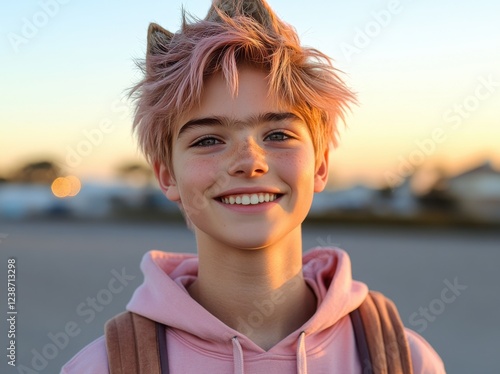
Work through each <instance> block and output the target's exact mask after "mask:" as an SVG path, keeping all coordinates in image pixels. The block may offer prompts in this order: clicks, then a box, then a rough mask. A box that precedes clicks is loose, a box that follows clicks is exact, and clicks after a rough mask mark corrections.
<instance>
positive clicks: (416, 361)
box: [405, 328, 446, 374]
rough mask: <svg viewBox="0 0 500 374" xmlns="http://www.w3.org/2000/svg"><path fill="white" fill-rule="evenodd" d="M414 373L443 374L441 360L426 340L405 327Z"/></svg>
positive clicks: (444, 371) (443, 369)
mask: <svg viewBox="0 0 500 374" xmlns="http://www.w3.org/2000/svg"><path fill="white" fill-rule="evenodd" d="M405 332H406V337H407V339H408V345H409V346H410V351H411V360H412V364H413V373H414V374H445V373H446V370H445V368H444V364H443V361H442V360H441V357H439V355H438V354H437V353H436V351H435V350H434V349H433V348H432V347H431V345H430V344H429V343H427V341H426V340H425V339H424V338H422V337H421V336H420V335H419V334H417V333H416V332H415V331H413V330H410V329H407V328H405Z"/></svg>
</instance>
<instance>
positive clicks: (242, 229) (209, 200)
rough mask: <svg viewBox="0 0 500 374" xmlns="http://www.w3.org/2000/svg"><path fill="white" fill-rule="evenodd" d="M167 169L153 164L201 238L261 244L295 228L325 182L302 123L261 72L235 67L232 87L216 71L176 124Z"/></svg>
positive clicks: (274, 241)
mask: <svg viewBox="0 0 500 374" xmlns="http://www.w3.org/2000/svg"><path fill="white" fill-rule="evenodd" d="M172 165H173V166H172V170H171V171H169V170H168V168H167V167H165V166H163V165H156V166H155V172H156V175H157V177H158V180H159V182H160V186H161V188H162V189H163V191H164V192H165V194H166V196H167V197H168V198H169V199H170V200H172V201H175V202H178V203H180V204H182V207H183V209H184V212H185V214H186V216H187V219H188V220H190V221H191V224H192V226H193V229H194V231H195V234H196V236H197V239H198V243H199V245H200V241H199V240H200V239H203V240H204V241H207V240H208V241H212V242H213V243H219V244H220V245H226V246H229V247H235V248H242V249H258V248H263V247H267V246H271V245H274V244H279V242H280V240H285V239H286V238H287V237H289V236H290V235H296V234H297V233H300V226H301V223H302V221H303V220H304V218H305V217H306V215H307V213H308V211H309V209H310V206H311V202H312V198H313V195H314V192H319V191H321V190H323V188H324V186H325V183H326V178H327V170H328V167H327V154H326V153H325V155H324V157H323V158H322V161H321V162H320V163H319V165H316V164H315V153H314V147H313V143H312V139H311V135H310V132H309V129H308V127H307V125H306V124H305V123H304V121H303V120H302V119H301V118H300V117H299V116H298V115H297V113H296V112H295V111H294V110H293V108H288V107H283V106H280V105H278V102H277V100H276V98H274V97H269V96H268V82H267V79H266V74H265V72H263V71H260V70H258V69H255V68H251V67H240V68H239V86H238V93H237V95H233V94H232V92H231V90H230V88H229V87H228V85H227V84H226V82H225V80H224V79H223V77H222V76H221V75H220V74H216V75H213V76H211V77H210V78H209V79H208V80H207V81H206V83H205V85H204V91H203V95H202V97H201V102H200V105H199V106H198V107H196V108H195V109H193V110H191V111H190V112H189V113H187V114H186V116H185V118H183V120H182V121H181V122H180V123H179V125H178V128H177V129H176V132H175V136H174V141H173V147H172Z"/></svg>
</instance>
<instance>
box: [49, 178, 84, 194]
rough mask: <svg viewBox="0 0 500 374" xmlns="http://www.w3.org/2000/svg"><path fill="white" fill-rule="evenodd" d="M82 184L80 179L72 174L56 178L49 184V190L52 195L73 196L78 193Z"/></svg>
mask: <svg viewBox="0 0 500 374" xmlns="http://www.w3.org/2000/svg"><path fill="white" fill-rule="evenodd" d="M81 187H82V184H81V182H80V180H79V179H78V178H77V177H75V176H73V175H70V176H67V177H59V178H56V179H55V180H54V181H53V182H52V185H51V190H52V193H53V194H54V196H56V197H59V198H61V199H62V198H65V197H73V196H76V195H78V193H79V192H80V189H81Z"/></svg>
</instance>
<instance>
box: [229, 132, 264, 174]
mask: <svg viewBox="0 0 500 374" xmlns="http://www.w3.org/2000/svg"><path fill="white" fill-rule="evenodd" d="M235 148H236V149H235V150H234V151H233V154H232V156H231V162H230V165H229V168H228V173H229V174H230V175H233V176H244V177H256V176H259V175H263V174H265V173H267V172H268V170H269V165H268V164H267V160H266V151H265V150H264V149H263V148H262V147H261V146H260V145H259V144H257V142H256V141H255V140H254V139H245V140H244V141H241V142H240V143H238V145H237V147H235Z"/></svg>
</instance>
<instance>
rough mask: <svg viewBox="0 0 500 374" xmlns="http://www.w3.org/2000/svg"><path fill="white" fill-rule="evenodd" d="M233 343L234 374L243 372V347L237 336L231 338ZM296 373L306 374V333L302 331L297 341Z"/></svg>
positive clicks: (243, 373)
mask: <svg viewBox="0 0 500 374" xmlns="http://www.w3.org/2000/svg"><path fill="white" fill-rule="evenodd" d="M231 341H232V343H233V359H234V374H245V368H244V367H243V349H242V348H241V344H240V342H239V340H238V337H236V336H235V337H233V338H232V339H231ZM297 374H307V354H306V333H305V331H302V332H301V333H300V335H299V341H298V342H297Z"/></svg>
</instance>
